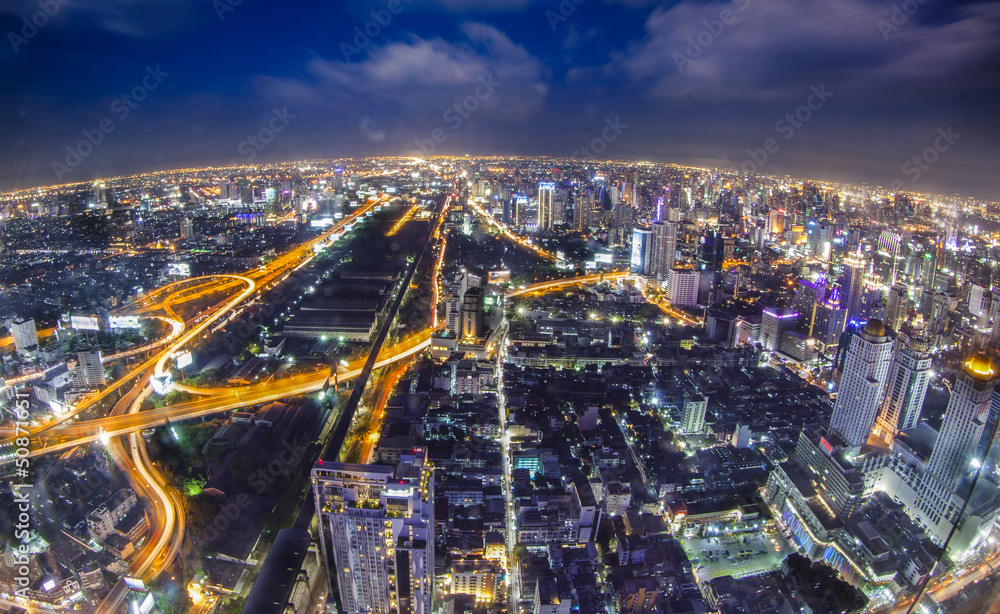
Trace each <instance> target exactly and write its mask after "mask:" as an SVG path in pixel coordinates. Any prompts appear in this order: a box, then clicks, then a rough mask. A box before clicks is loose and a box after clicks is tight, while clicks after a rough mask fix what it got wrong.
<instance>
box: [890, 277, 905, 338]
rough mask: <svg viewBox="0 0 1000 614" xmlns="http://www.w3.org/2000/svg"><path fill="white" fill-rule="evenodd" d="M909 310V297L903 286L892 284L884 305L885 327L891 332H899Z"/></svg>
mask: <svg viewBox="0 0 1000 614" xmlns="http://www.w3.org/2000/svg"><path fill="white" fill-rule="evenodd" d="M909 310H910V297H909V294H908V293H907V288H906V286H904V285H903V284H894V285H893V286H892V287H891V288H889V295H888V297H887V298H886V305H885V325H886V326H888V327H889V328H891V329H892V330H899V327H900V326H901V325H902V324H903V320H905V319H906V314H907V312H908V311H909Z"/></svg>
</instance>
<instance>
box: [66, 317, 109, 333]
mask: <svg viewBox="0 0 1000 614" xmlns="http://www.w3.org/2000/svg"><path fill="white" fill-rule="evenodd" d="M69 327H70V328H72V329H73V330H101V327H100V324H98V322H97V316H70V317H69Z"/></svg>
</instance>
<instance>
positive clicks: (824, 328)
mask: <svg viewBox="0 0 1000 614" xmlns="http://www.w3.org/2000/svg"><path fill="white" fill-rule="evenodd" d="M846 324H847V309H845V308H844V307H843V306H842V305H841V302H840V290H839V289H838V288H834V289H833V290H832V291H831V292H830V294H829V295H828V296H827V297H826V298H824V299H823V300H821V301H819V302H818V303H817V304H816V314H815V318H814V323H813V336H814V337H815V338H816V340H817V341H818V342H819V343H821V344H822V347H823V349H825V348H827V347H831V346H835V345H837V344H838V343H839V342H840V334H841V333H843V332H844V326H845V325H846Z"/></svg>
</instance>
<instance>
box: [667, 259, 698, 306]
mask: <svg viewBox="0 0 1000 614" xmlns="http://www.w3.org/2000/svg"><path fill="white" fill-rule="evenodd" d="M699 276H700V274H699V273H698V271H695V270H694V269H678V268H673V269H670V270H669V271H667V281H666V284H665V285H664V289H665V291H666V294H667V299H668V300H669V301H670V304H671V305H678V306H680V307H694V306H696V305H697V304H698V278H699Z"/></svg>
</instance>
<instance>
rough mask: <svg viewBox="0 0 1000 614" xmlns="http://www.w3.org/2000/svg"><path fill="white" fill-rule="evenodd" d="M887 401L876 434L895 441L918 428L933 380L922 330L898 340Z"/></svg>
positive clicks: (883, 405)
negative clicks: (903, 433)
mask: <svg viewBox="0 0 1000 614" xmlns="http://www.w3.org/2000/svg"><path fill="white" fill-rule="evenodd" d="M894 345H895V350H894V355H893V359H892V366H891V367H890V368H889V379H888V380H887V381H886V386H885V399H884V400H883V402H882V408H881V410H880V411H879V416H878V420H876V422H875V435H876V436H878V437H879V438H880V439H882V440H883V441H886V442H891V441H892V438H893V437H894V436H895V434H896V432H897V431H904V430H906V429H911V428H913V427H915V426H917V423H918V422H919V421H920V409H921V408H922V407H923V406H924V397H925V396H926V395H927V385H928V384H929V383H930V378H931V355H930V352H928V343H927V338H926V337H924V336H923V335H922V334H920V332H919V331H910V333H909V334H900V335H899V337H897V339H896V341H895V344H894Z"/></svg>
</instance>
